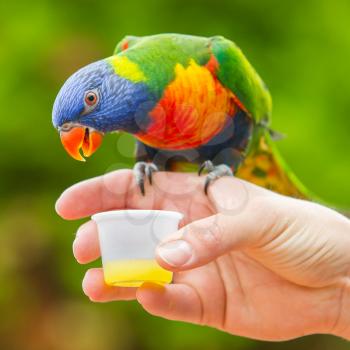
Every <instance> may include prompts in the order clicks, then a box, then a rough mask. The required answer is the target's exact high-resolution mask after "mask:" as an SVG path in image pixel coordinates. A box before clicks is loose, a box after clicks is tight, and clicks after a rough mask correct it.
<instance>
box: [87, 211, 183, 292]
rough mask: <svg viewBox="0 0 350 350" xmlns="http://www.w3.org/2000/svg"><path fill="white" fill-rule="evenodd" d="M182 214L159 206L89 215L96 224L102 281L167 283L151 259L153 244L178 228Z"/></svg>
mask: <svg viewBox="0 0 350 350" xmlns="http://www.w3.org/2000/svg"><path fill="white" fill-rule="evenodd" d="M182 217H183V215H182V214H180V213H178V212H175V211H163V210H115V211H107V212H102V213H98V214H95V215H93V216H92V220H94V221H95V222H96V224H97V228H98V236H99V241H100V249H101V258H102V265H103V272H104V279H105V282H106V284H108V285H111V286H123V287H138V286H140V285H141V284H142V283H144V282H146V281H147V282H153V283H158V284H166V283H170V282H171V280H172V272H170V271H167V270H165V269H163V268H162V267H160V266H159V265H158V263H157V262H156V260H155V249H156V246H157V244H158V243H159V242H160V241H161V240H163V239H165V238H166V237H167V236H169V235H170V234H171V233H174V232H176V231H177V230H178V226H179V221H180V220H181V219H182Z"/></svg>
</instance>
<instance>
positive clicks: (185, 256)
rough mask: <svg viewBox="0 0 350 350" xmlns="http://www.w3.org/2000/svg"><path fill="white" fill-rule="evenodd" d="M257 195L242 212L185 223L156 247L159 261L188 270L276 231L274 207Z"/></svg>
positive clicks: (178, 268) (241, 248)
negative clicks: (272, 208)
mask: <svg viewBox="0 0 350 350" xmlns="http://www.w3.org/2000/svg"><path fill="white" fill-rule="evenodd" d="M257 199H258V200H251V201H250V203H249V204H248V205H247V206H246V208H245V209H244V210H243V211H242V212H240V213H236V214H234V215H229V214H227V213H219V214H216V215H213V216H210V217H207V218H205V219H201V220H198V221H195V222H192V223H191V224H189V225H187V226H185V227H183V228H182V229H181V230H179V231H178V232H176V233H175V235H173V236H172V238H171V240H168V241H165V242H162V243H161V244H160V245H159V246H158V247H157V250H156V255H157V261H158V263H159V264H160V265H161V266H163V267H164V268H166V269H168V270H172V271H180V270H188V269H192V268H195V267H198V266H202V265H204V264H207V263H208V262H210V261H213V260H215V259H216V258H217V257H219V256H220V255H223V254H225V253H227V252H229V251H231V250H244V249H249V248H254V247H256V246H258V245H259V242H260V241H261V240H262V239H263V237H264V236H265V234H266V233H269V234H274V233H273V232H271V231H273V229H272V227H273V226H274V215H271V213H275V211H274V210H270V212H269V204H268V202H270V199H269V197H268V196H265V197H264V196H263V197H258V198H257ZM262 201H263V202H264V203H261V202H262ZM258 203H260V204H258ZM268 212H269V213H268ZM174 237H176V238H174Z"/></svg>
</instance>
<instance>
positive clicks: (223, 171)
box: [198, 160, 233, 194]
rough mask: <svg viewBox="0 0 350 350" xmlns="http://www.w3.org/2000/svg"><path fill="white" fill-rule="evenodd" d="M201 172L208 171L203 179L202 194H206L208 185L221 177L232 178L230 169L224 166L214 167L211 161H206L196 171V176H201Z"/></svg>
mask: <svg viewBox="0 0 350 350" xmlns="http://www.w3.org/2000/svg"><path fill="white" fill-rule="evenodd" d="M203 170H207V171H208V175H207V177H206V178H205V183H204V193H205V194H208V187H209V185H210V183H212V182H213V181H215V180H216V179H218V178H220V177H222V176H233V172H232V170H231V168H230V167H229V166H228V165H226V164H220V165H214V164H213V162H212V161H210V160H206V161H205V162H204V163H203V164H202V165H201V166H200V167H199V169H198V175H201V174H202V172H203Z"/></svg>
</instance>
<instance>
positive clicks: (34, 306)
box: [0, 0, 350, 350]
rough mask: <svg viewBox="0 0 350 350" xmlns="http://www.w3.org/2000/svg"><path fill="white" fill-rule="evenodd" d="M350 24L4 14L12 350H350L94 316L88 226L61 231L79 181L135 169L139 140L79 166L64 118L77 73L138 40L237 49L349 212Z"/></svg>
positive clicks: (0, 262) (111, 5)
mask: <svg viewBox="0 0 350 350" xmlns="http://www.w3.org/2000/svg"><path fill="white" fill-rule="evenodd" d="M349 21H350V2H349V1H348V0H334V1H323V0H309V1H308V0H305V1H302V2H301V1H298V2H296V1H290V0H288V1H279V0H264V1H260V0H256V1H247V0H226V1H224V0H216V1H212V0H211V1H209V0H202V1H199V0H198V1H195V0H186V1H185V0H177V1H175V0H171V1H162V0H148V1H135V0H128V1H116V0H114V1H93V0H84V1H83V0H81V1H67V0H60V1H41V2H39V1H38V2H36V1H31V2H24V1H23V2H21V1H11V2H4V1H2V2H0V96H1V107H0V114H1V119H0V121H1V124H0V155H1V156H0V201H1V202H0V309H1V313H0V349H2V350H12V349H14V350H17V349H21V350H22V349H23V350H31V349H33V350H34V349H35V350H41V349H43V350H44V349H45V350H50V349H53V350H56V349H57V350H70V349H72V350H73V349H74V350H90V349H99V350H105V349H106V350H107V349H109V350H110V349H121V350H124V349H140V350H148V349H163V348H165V347H166V348H167V349H169V350H172V349H180V350H181V349H204V350H205V349H210V350H212V349H213V350H215V349H239V350H240V349H256V350H257V349H272V350H273V349H286V350H288V349H298V350H302V349H309V348H311V347H313V348H317V349H333V350H334V349H335V350H341V349H345V348H348V346H349V345H348V344H346V343H345V342H343V341H341V340H339V339H336V338H333V337H330V336H312V337H307V338H304V339H300V340H296V341H291V342H287V343H276V344H271V343H264V342H254V341H250V340H245V339H242V338H238V337H233V336H229V335H226V334H223V333H221V332H218V331H216V330H212V329H208V328H203V327H198V326H192V325H187V324H181V323H176V322H169V321H165V320H161V319H157V318H155V317H152V316H149V315H147V314H146V313H145V312H143V311H142V309H141V308H140V307H139V305H137V303H134V302H119V303H111V304H103V305H100V304H97V305H96V304H92V303H91V302H89V301H88V299H87V298H86V297H85V296H84V295H83V293H82V291H81V279H82V277H83V275H84V271H85V267H82V266H79V265H78V264H77V263H76V262H75V261H74V259H73V257H72V254H71V243H72V240H73V238H74V233H75V231H76V229H77V227H78V225H79V224H80V223H78V222H64V221H62V220H61V219H60V218H58V217H57V215H56V213H55V211H54V203H55V200H56V198H57V197H58V196H59V194H60V193H61V192H62V191H63V190H64V189H65V188H66V187H68V186H69V185H71V184H73V183H75V182H77V181H79V180H82V179H86V178H89V177H92V176H96V175H99V174H103V173H105V172H106V171H107V170H108V169H112V168H116V167H120V166H129V167H130V166H131V164H132V160H131V154H132V148H133V147H132V140H131V138H129V137H125V136H121V137H119V138H118V137H117V136H115V135H114V136H109V137H107V138H106V141H105V142H104V145H103V147H102V148H101V149H100V150H99V152H98V153H97V154H96V155H94V157H93V158H92V159H90V160H89V161H88V162H86V163H85V164H82V163H78V162H76V161H74V160H73V159H71V158H69V157H68V156H67V155H66V153H65V152H64V150H63V148H62V147H61V145H60V141H59V138H58V135H57V132H56V131H55V130H54V129H53V127H52V125H51V108H52V104H53V101H54V98H55V95H56V93H57V92H58V89H59V88H60V86H61V85H62V83H63V82H64V80H65V79H66V78H67V77H68V76H69V75H70V74H71V73H73V72H74V71H75V70H77V69H78V68H79V67H81V66H83V65H85V64H87V63H90V62H92V61H94V60H97V59H100V58H103V57H106V56H109V55H110V54H111V53H112V52H113V48H114V46H115V45H116V43H117V42H118V41H119V40H120V39H121V38H122V37H123V36H124V35H126V34H133V35H148V34H155V33H161V32H180V33H188V34H197V35H203V36H212V35H216V34H221V35H224V36H226V37H227V38H230V39H232V40H234V41H235V42H236V43H238V44H239V46H240V47H241V48H242V50H243V52H245V54H246V55H247V56H248V58H249V59H250V61H251V62H252V64H253V65H254V66H255V68H256V69H257V71H258V72H259V73H260V74H261V76H262V77H263V79H264V80H265V82H266V83H267V85H268V86H269V88H270V90H271V92H272V96H273V100H274V119H273V127H274V128H275V129H276V130H278V131H281V132H282V133H285V134H287V135H288V137H287V138H285V139H284V140H282V141H280V142H279V148H280V150H281V153H282V154H283V156H284V157H285V158H286V159H287V161H288V163H289V164H290V166H291V168H292V169H294V171H295V173H296V174H297V176H298V177H299V178H300V179H301V180H302V181H303V182H304V183H305V184H306V185H307V186H308V187H309V188H310V189H311V190H312V191H313V192H314V193H316V194H317V195H318V196H320V197H322V198H324V199H325V200H326V201H327V202H329V203H331V204H333V205H336V206H338V207H343V208H349V207H350V186H349V178H350V177H349V174H350V157H349V150H350V136H349V135H350V98H349V96H350V93H349V90H350V80H349V77H350V64H349V62H350V26H349ZM120 150H121V151H120ZM98 264H99V263H97V265H98ZM286 297H287V296H286Z"/></svg>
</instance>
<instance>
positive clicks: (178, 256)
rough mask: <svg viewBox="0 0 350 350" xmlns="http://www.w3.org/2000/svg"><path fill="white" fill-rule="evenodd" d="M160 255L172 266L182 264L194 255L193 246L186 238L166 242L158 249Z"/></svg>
mask: <svg viewBox="0 0 350 350" xmlns="http://www.w3.org/2000/svg"><path fill="white" fill-rule="evenodd" d="M157 253H158V255H159V257H160V258H161V259H162V260H164V261H165V262H166V263H167V264H168V265H171V266H182V265H184V264H186V263H187V262H188V261H189V260H190V258H191V257H192V247H191V246H190V245H189V243H187V242H186V241H184V240H181V239H179V240H176V241H171V242H167V243H164V244H162V245H160V246H159V247H158V249H157Z"/></svg>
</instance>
